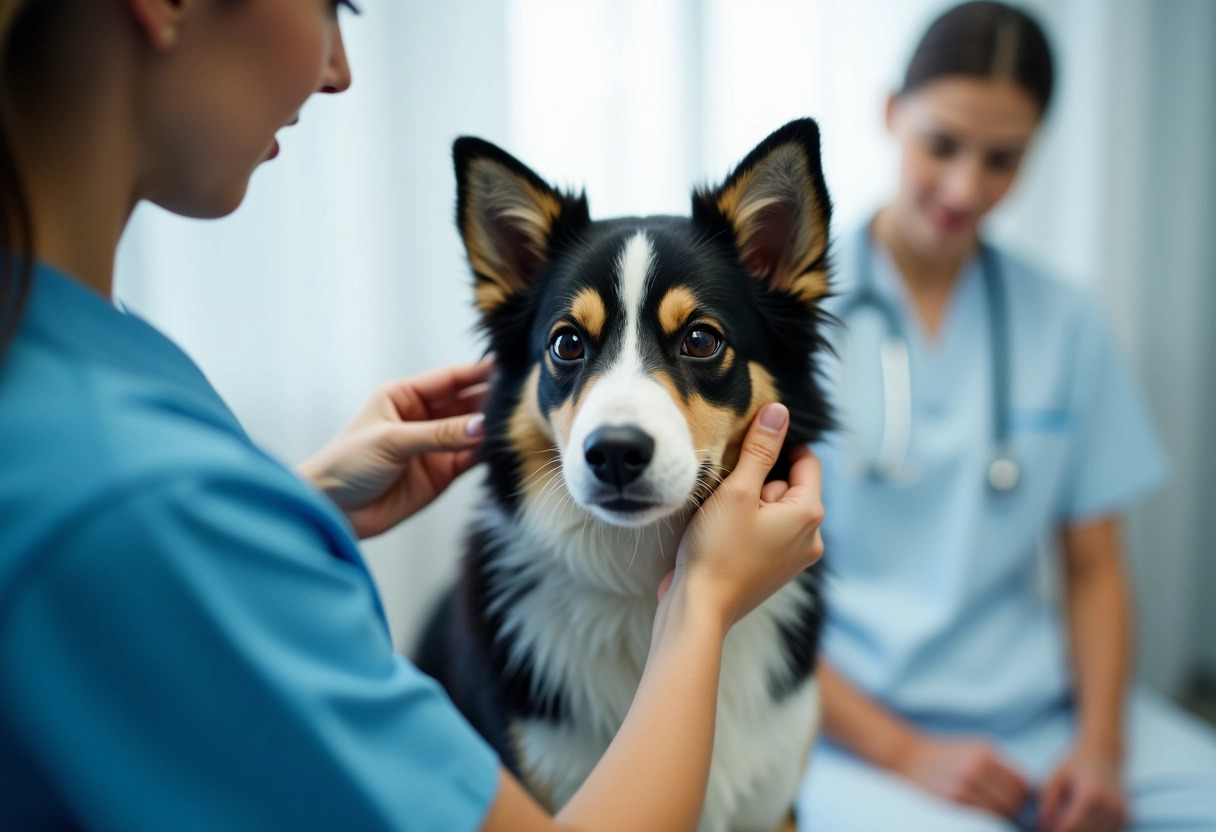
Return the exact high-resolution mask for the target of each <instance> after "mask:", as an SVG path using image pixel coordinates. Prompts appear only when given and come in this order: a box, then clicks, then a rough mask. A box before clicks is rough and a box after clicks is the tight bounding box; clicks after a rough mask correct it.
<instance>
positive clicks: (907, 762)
mask: <svg viewBox="0 0 1216 832" xmlns="http://www.w3.org/2000/svg"><path fill="white" fill-rule="evenodd" d="M816 677H817V678H818V679H819V689H820V692H821V695H822V697H823V724H824V732H825V733H826V734H827V735H828V736H829V737H831V738H832V739H834V740H836V742H838V743H840V744H841V745H843V746H845V747H846V748H848V749H849V750H851V751H853V753H855V754H857V755H858V756H859V757H861V758H862V759H865V760H868V761H869V762H871V763H873V764H874V765H876V766H878V767H879V768H884V769H887V770H888V771H891V772H893V773H895V774H898V775H899V776H901V777H903V778H905V779H906V780H910V781H912V782H913V783H915V784H916V785H918V786H920V787H921V788H923V789H926V790H927V791H930V792H932V793H934V794H936V795H938V796H939V797H943V798H945V799H946V800H950V801H952V802H954V803H960V804H963V805H966V806H975V807H977V808H980V809H985V810H987V811H989V812H993V813H995V814H998V815H1004V816H1007V817H1011V816H1013V815H1015V814H1017V812H1018V811H1020V810H1021V808H1022V806H1023V804H1024V803H1025V802H1026V798H1027V796H1028V795H1029V794H1030V786H1029V784H1028V783H1027V782H1026V780H1025V778H1023V777H1022V775H1020V774H1019V773H1018V772H1017V771H1016V770H1015V769H1014V768H1013V767H1012V766H1011V765H1010V764H1009V763H1007V762H1006V761H1005V760H1003V759H1002V758H1001V757H1000V755H999V754H998V753H997V751H996V749H995V748H994V747H993V746H992V745H991V744H990V743H988V742H986V741H984V740H980V739H967V738H963V739H948V740H947V739H937V738H935V737H931V736H929V735H927V734H924V733H922V732H920V731H919V730H917V729H916V728H915V727H914V726H912V725H911V724H909V723H908V722H905V721H904V720H903V719H900V718H899V716H897V715H896V714H894V713H892V712H891V711H889V710H887V709H886V708H884V707H883V706H882V705H881V704H879V703H878V702H875V701H874V700H873V699H871V698H870V697H868V696H866V694H864V693H863V692H862V691H860V690H858V689H857V688H856V687H854V686H853V685H852V684H850V683H849V682H848V681H847V680H846V679H845V678H844V677H842V676H841V675H840V674H839V673H837V672H836V670H835V669H833V668H832V666H831V665H830V664H828V663H827V662H825V661H820V662H819V665H818V669H817V671H816Z"/></svg>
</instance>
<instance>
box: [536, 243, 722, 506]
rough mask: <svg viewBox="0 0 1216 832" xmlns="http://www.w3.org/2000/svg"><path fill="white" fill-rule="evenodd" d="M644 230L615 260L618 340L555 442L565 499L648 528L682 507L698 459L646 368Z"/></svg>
mask: <svg viewBox="0 0 1216 832" xmlns="http://www.w3.org/2000/svg"><path fill="white" fill-rule="evenodd" d="M654 261H655V251H654V248H653V246H652V244H651V242H650V238H649V237H648V236H647V234H646V232H645V231H638V232H637V233H636V234H634V235H633V236H631V237H629V238H628V240H627V242H626V243H625V247H624V249H623V251H622V252H621V255H620V257H619V258H618V260H617V263H616V270H617V274H616V279H617V286H618V290H617V297H618V298H619V304H620V314H621V317H622V318H623V322H622V323H623V328H622V329H623V332H622V335H623V337H622V338H620V339H619V346H618V347H617V350H616V352H615V354H613V355H611V356H608V357H607V358H606V361H605V366H604V369H603V372H602V375H600V376H599V377H598V378H597V379H596V380H595V381H594V383H592V384H591V385H590V386H589V387H588V388H587V389H585V390H584V392H583V401H582V406H581V407H579V408H578V411H577V414H576V415H575V417H574V423H573V425H571V427H570V431H569V435H568V436H566V437H559V441H560V440H564V441H560V444H561V447H562V452H561V456H562V466H561V467H562V475H563V477H564V478H565V481H566V487H567V488H568V489H569V491H570V495H571V496H572V497H573V498H574V500H575V502H577V503H578V504H579V505H581V506H583V507H585V508H588V509H590V510H591V511H592V513H594V514H595V515H596V516H597V517H599V518H600V519H601V520H605V521H607V522H609V523H616V524H619V525H626V526H641V525H647V524H649V523H651V522H653V521H655V520H657V519H658V518H660V517H663V516H665V515H667V514H670V513H672V512H673V511H676V510H678V509H679V508H681V507H682V506H684V505H685V504H686V503H687V502H688V500H689V498H690V497H691V496H692V493H693V489H694V488H695V487H696V485H697V475H698V472H699V470H700V465H701V461H702V460H701V459H700V458H699V457H698V455H697V449H696V448H695V447H694V446H693V440H692V433H691V432H690V430H689V424H688V419H687V415H686V414H685V413H684V412H683V411H682V409H681V408H680V406H679V404H678V403H677V401H675V400H673V398H672V395H671V391H670V388H668V387H664V386H663V385H662V384H660V383H659V382H658V381H656V380H655V378H654V377H653V376H651V375H650V374H649V373H648V372H647V369H646V359H645V356H644V354H643V349H642V344H643V340H644V339H646V338H647V337H649V332H648V331H644V330H643V328H642V319H643V314H644V310H643V308H642V303H643V301H644V300H645V298H646V296H647V292H646V288H647V285H648V283H649V278H650V275H651V272H652V269H653V268H654V265H655V262H654Z"/></svg>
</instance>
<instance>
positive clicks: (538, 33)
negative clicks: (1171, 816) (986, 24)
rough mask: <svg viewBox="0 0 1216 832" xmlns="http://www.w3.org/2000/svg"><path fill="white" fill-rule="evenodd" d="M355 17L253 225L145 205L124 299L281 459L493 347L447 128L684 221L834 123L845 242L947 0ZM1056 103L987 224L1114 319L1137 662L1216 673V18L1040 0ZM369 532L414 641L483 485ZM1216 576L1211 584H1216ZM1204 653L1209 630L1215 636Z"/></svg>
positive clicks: (661, 4) (519, 3) (724, 0)
mask: <svg viewBox="0 0 1216 832" xmlns="http://www.w3.org/2000/svg"><path fill="white" fill-rule="evenodd" d="M366 5H367V7H368V8H367V9H366V14H365V16H364V17H363V18H358V19H354V18H348V26H347V31H348V40H349V44H348V45H349V51H350V54H351V59H352V64H353V67H354V73H355V83H354V87H353V88H352V90H351V91H350V92H349V93H347V94H346V95H343V96H338V97H336V98H326V97H322V98H320V99H318V100H316V101H314V103H312V104H310V105H309V106H308V107H307V108H306V109H305V112H304V114H303V119H302V121H301V124H300V125H299V126H297V127H295V128H291V129H290V130H287V131H285V132H284V133H282V134H281V141H282V144H283V153H282V155H281V156H280V157H279V159H277V160H275V161H274V162H271V163H270V164H269V165H267V166H266V168H265V169H264V170H262V171H260V172H259V173H258V174H257V175H256V176H255V177H254V182H253V185H252V188H251V193H250V197H249V199H248V200H247V203H246V205H245V206H244V207H242V208H241V210H240V211H238V212H237V213H236V214H235V215H234V216H233V217H231V218H229V219H226V220H223V221H220V222H215V223H195V222H186V221H182V220H177V219H174V218H170V217H168V216H166V215H165V214H164V213H163V212H159V211H156V210H153V209H147V210H141V211H140V212H139V214H138V216H137V218H136V221H135V223H134V225H133V227H132V229H131V231H130V233H129V234H128V238H127V240H126V241H125V244H124V248H123V251H122V255H121V257H120V269H119V275H120V277H119V294H120V296H121V297H123V299H124V300H125V301H126V302H127V303H128V304H129V305H130V306H131V307H132V308H134V309H136V310H137V311H140V312H142V313H144V314H145V315H147V316H148V317H149V318H151V319H152V320H154V321H155V322H157V323H159V324H160V325H161V326H163V327H164V328H165V329H167V330H168V331H169V332H170V333H171V334H173V335H174V336H175V337H177V338H178V339H179V340H180V341H181V342H182V343H183V344H184V345H185V347H186V348H187V350H188V351H190V352H191V353H192V354H193V355H194V356H195V357H196V359H197V360H198V361H199V363H200V364H201V365H202V366H203V369H204V370H205V371H207V372H208V374H209V375H210V376H211V378H212V380H213V381H214V382H215V384H216V386H217V387H218V388H219V390H220V392H221V393H223V394H224V395H225V396H226V397H227V398H228V400H229V401H230V402H231V403H232V405H233V407H234V409H235V410H236V411H237V414H238V415H239V416H240V417H241V418H242V420H243V421H244V422H245V424H246V425H247V426H248V428H249V429H250V432H251V433H252V434H253V435H254V437H255V438H256V439H258V440H259V441H261V442H263V443H264V444H265V445H266V446H267V447H269V448H270V449H271V450H272V451H274V452H275V453H277V454H278V455H279V456H281V457H282V458H283V459H284V460H286V461H288V462H292V463H294V462H298V461H299V460H300V459H302V458H303V457H304V456H306V455H307V453H308V452H309V451H310V450H312V449H313V448H315V447H317V446H319V445H320V444H321V443H322V442H323V441H324V440H325V439H326V438H327V437H328V435H329V434H330V433H332V432H333V431H334V430H336V429H337V428H338V427H339V426H340V425H341V423H342V421H343V420H344V419H345V418H346V417H347V416H348V415H349V414H350V413H351V412H352V411H353V410H354V409H355V408H356V407H357V406H358V404H359V403H360V402H361V401H362V398H363V397H364V396H365V395H366V393H367V392H368V391H369V390H370V389H371V387H372V386H373V385H374V384H375V383H376V382H377V381H379V380H381V379H383V378H387V377H390V376H392V375H395V374H401V373H411V372H416V371H419V370H422V369H425V368H427V367H431V366H436V365H439V364H443V363H448V362H452V361H458V360H464V359H467V358H471V357H474V356H475V355H476V354H477V352H478V350H479V348H480V342H479V341H478V340H477V339H476V338H475V336H474V333H473V329H472V327H473V324H474V318H473V316H472V314H471V312H470V303H469V301H470V291H469V278H468V275H467V269H466V267H465V265H464V263H463V261H462V252H461V248H460V243H459V239H458V237H457V235H456V232H455V228H454V224H453V219H452V217H453V205H454V181H453V177H452V174H451V169H450V161H449V148H450V143H451V140H452V139H453V138H454V137H455V136H456V135H459V134H461V133H473V134H477V135H481V136H483V137H485V138H488V139H490V140H492V141H495V142H498V143H500V144H502V145H503V146H504V147H506V148H507V149H508V150H510V151H511V152H512V153H514V154H515V155H517V156H519V157H520V158H521V159H523V160H524V161H525V162H526V163H528V164H530V165H532V166H533V167H534V168H535V169H536V170H537V171H538V172H539V173H540V174H541V175H542V176H544V177H545V178H547V179H549V180H550V181H552V182H555V183H557V184H563V185H569V186H575V187H583V186H585V187H586V189H587V192H588V197H589V199H590V204H591V210H592V214H593V216H599V217H607V216H616V215H622V214H644V213H685V212H686V210H687V206H688V195H689V190H690V188H691V186H692V185H694V184H701V183H705V182H709V181H714V180H718V179H719V178H721V177H722V176H723V175H724V174H725V173H726V172H727V171H728V170H729V168H730V166H731V165H732V164H733V163H734V162H736V161H737V160H738V159H739V158H740V157H741V156H742V155H743V154H744V153H746V152H747V151H748V150H749V149H750V148H751V147H752V146H753V145H754V144H756V143H757V142H758V141H759V140H760V139H761V138H763V137H764V136H765V135H766V134H767V133H768V132H770V131H771V130H773V129H775V128H776V127H778V126H780V125H781V124H783V123H784V122H785V121H787V120H789V119H791V118H794V117H797V116H801V115H807V114H809V115H812V116H814V117H815V118H817V119H818V120H819V122H820V126H821V130H822V134H823V145H824V160H825V168H826V173H827V180H828V186H829V188H830V190H831V192H832V196H833V198H834V201H835V203H836V206H837V217H838V218H839V223H838V225H837V229H843V228H846V227H848V226H849V225H851V224H853V223H855V222H857V221H859V220H860V218H862V217H863V216H865V215H866V213H867V212H869V211H871V210H873V209H874V208H875V207H876V206H877V205H878V204H879V202H880V201H881V200H882V199H883V198H885V197H886V196H887V195H889V190H890V183H891V181H892V179H893V176H894V172H895V158H894V153H893V148H892V147H891V145H890V142H889V141H888V139H887V137H886V135H885V131H884V129H883V126H882V108H883V101H884V97H885V95H886V94H887V92H888V91H890V90H891V89H893V88H894V86H895V85H896V84H897V83H898V80H899V74H900V70H901V68H902V66H903V64H904V62H905V61H906V59H907V57H908V54H909V52H910V50H911V48H912V46H913V45H914V41H915V38H916V37H917V36H918V35H919V32H920V31H921V30H922V28H923V26H924V25H925V24H926V23H927V22H928V20H929V19H930V18H931V17H932V16H933V15H934V14H936V13H937V12H938V11H940V10H941V9H942V8H944V6H945V5H947V4H944V3H942V2H940V0H887V2H883V0H866V1H865V2H863V1H862V0H801V1H800V2H796V1H795V0H703V2H700V1H699V0H504V1H503V2H497V1H496V0H445V2H442V3H433V2H424V1H423V0H417V2H413V1H412V0H401V2H388V3H367V4H366ZM1029 5H1030V6H1031V8H1032V9H1033V10H1034V11H1035V12H1037V13H1038V15H1039V16H1040V17H1041V19H1042V20H1043V21H1044V23H1045V24H1046V25H1047V27H1048V28H1049V29H1050V34H1051V35H1052V39H1053V42H1054V44H1055V47H1056V51H1057V53H1058V56H1059V64H1060V73H1059V74H1060V85H1059V89H1058V97H1057V99H1056V102H1055V104H1054V105H1053V113H1052V115H1051V118H1050V120H1049V123H1048V124H1047V125H1046V129H1045V130H1044V131H1043V135H1042V138H1041V140H1040V141H1039V145H1038V147H1037V148H1036V149H1035V151H1034V153H1033V155H1032V157H1031V159H1030V160H1029V165H1028V169H1027V170H1026V172H1025V176H1024V178H1023V181H1022V182H1021V184H1020V186H1019V188H1018V190H1017V191H1016V192H1015V193H1014V195H1013V196H1012V198H1011V199H1010V200H1009V201H1008V204H1007V205H1005V206H1003V207H1002V209H1001V210H1000V212H999V215H998V216H997V217H995V219H994V222H993V229H992V231H993V234H994V236H995V237H996V238H997V239H998V240H1000V241H1002V242H1005V243H1008V244H1010V245H1012V246H1015V247H1017V248H1019V249H1020V250H1021V251H1023V252H1025V253H1026V254H1027V255H1028V256H1029V257H1031V258H1032V259H1034V260H1037V261H1039V262H1041V263H1043V264H1045V265H1047V266H1048V267H1050V268H1052V269H1054V270H1055V271H1056V272H1057V273H1059V274H1060V275H1061V276H1062V277H1064V278H1065V279H1068V280H1073V281H1077V282H1080V283H1082V284H1085V285H1088V286H1089V287H1091V288H1092V289H1093V290H1094V291H1095V292H1096V293H1098V294H1099V295H1100V296H1101V298H1102V300H1103V302H1104V303H1105V304H1106V306H1107V309H1108V312H1109V314H1110V316H1111V319H1112V322H1113V323H1114V325H1115V330H1116V333H1117V335H1118V337H1119V339H1120V342H1121V346H1122V347H1123V348H1124V351H1125V354H1126V356H1127V359H1128V361H1129V362H1130V364H1131V366H1132V367H1133V369H1134V370H1135V371H1136V373H1137V374H1138V376H1139V377H1140V379H1141V381H1142V383H1143V386H1144V388H1145V390H1146V392H1147V394H1148V395H1149V398H1150V401H1151V404H1152V409H1153V412H1154V415H1155V417H1156V421H1157V424H1158V426H1159V427H1160V428H1161V429H1162V431H1163V433H1164V435H1165V437H1166V440H1167V444H1168V447H1169V449H1170V452H1171V455H1172V458H1173V462H1174V472H1175V479H1174V484H1173V485H1172V486H1171V489H1170V490H1169V492H1168V493H1167V494H1166V495H1164V496H1162V497H1160V498H1157V499H1155V500H1154V501H1153V502H1151V503H1150V504H1148V505H1147V506H1145V507H1144V509H1143V510H1141V511H1139V512H1137V515H1136V517H1135V518H1134V522H1133V524H1132V530H1131V534H1130V536H1129V542H1130V544H1131V547H1132V550H1133V555H1134V557H1135V562H1136V568H1137V573H1138V587H1139V596H1140V619H1141V644H1142V646H1141V657H1142V659H1141V669H1142V672H1143V674H1144V675H1145V676H1146V677H1147V678H1149V679H1150V680H1151V681H1152V682H1153V683H1155V684H1156V685H1157V686H1159V687H1161V688H1163V689H1166V690H1176V689H1177V688H1178V686H1179V685H1180V684H1181V683H1182V682H1183V681H1184V679H1185V676H1186V674H1187V673H1188V672H1189V670H1190V669H1191V668H1192V667H1193V666H1194V665H1195V663H1196V662H1197V661H1198V660H1200V659H1201V658H1203V657H1204V650H1205V647H1204V645H1205V644H1206V645H1208V646H1207V647H1206V650H1207V655H1206V658H1207V660H1208V661H1210V662H1212V663H1213V664H1214V665H1216V646H1211V645H1216V613H1213V612H1212V611H1211V609H1210V607H1209V606H1208V605H1206V604H1204V603H1201V600H1202V599H1203V598H1207V597H1210V596H1211V595H1212V594H1216V565H1214V564H1213V563H1212V559H1211V558H1210V557H1207V545H1206V541H1207V540H1209V539H1212V537H1213V534H1216V512H1214V511H1213V509H1214V508H1216V504H1214V502H1213V500H1212V498H1211V497H1210V496H1208V495H1210V494H1211V493H1213V486H1216V475H1213V474H1212V473H1211V472H1212V471H1213V470H1216V464H1214V463H1216V447H1214V443H1213V441H1212V440H1211V439H1210V436H1211V434H1210V433H1209V432H1207V431H1205V430H1204V428H1205V427H1206V424H1205V422H1206V420H1205V418H1204V416H1205V414H1206V413H1209V412H1213V409H1214V408H1216V384H1214V383H1213V378H1214V377H1216V373H1213V372H1212V371H1211V369H1210V368H1211V366H1213V364H1214V363H1216V361H1213V359H1216V336H1214V335H1213V334H1212V328H1211V327H1207V326H1205V324H1204V318H1205V315H1206V314H1207V313H1208V311H1209V310H1211V309H1213V308H1216V307H1214V306H1213V304H1212V301H1213V300H1216V290H1213V288H1212V287H1211V285H1210V276H1211V274H1212V273H1213V266H1216V252H1214V251H1213V244H1212V239H1213V238H1212V234H1211V229H1212V228H1213V227H1216V222H1214V221H1216V206H1214V205H1213V194H1214V193H1216V188H1214V187H1213V185H1216V182H1214V181H1213V171H1214V170H1216V168H1214V166H1213V160H1212V154H1211V151H1210V148H1211V147H1213V146H1216V143H1214V142H1213V139H1216V135H1214V133H1216V117H1214V114H1213V101H1216V89H1214V86H1216V81H1214V79H1216V66H1214V59H1213V57H1212V56H1213V54H1216V4H1213V3H1210V2H1209V1H1208V0H1165V1H1164V2H1154V0H1109V2H1107V1H1106V0H1055V1H1054V2H1049V0H1036V1H1035V2H1033V3H1030V4H1029ZM468 479H469V480H470V481H468V482H463V483H462V484H461V485H460V486H459V487H458V488H457V489H456V490H455V492H454V493H452V494H451V495H449V496H447V497H445V498H444V499H443V500H442V501H441V502H440V503H439V504H437V505H436V506H434V507H432V508H431V509H429V510H428V511H427V512H425V513H424V514H423V515H422V516H420V517H419V518H417V519H415V520H413V521H411V522H410V523H408V524H406V526H405V527H404V528H402V529H401V530H399V531H397V532H394V533H392V534H390V535H386V536H385V537H384V538H383V539H381V540H377V541H373V542H372V543H370V544H369V545H368V546H367V551H368V553H369V558H370V560H371V562H372V565H373V569H374V570H375V572H376V576H377V579H378V581H379V583H380V585H381V589H382V592H383V593H384V595H385V599H386V604H387V606H388V608H389V614H390V618H391V620H392V624H393V630H394V637H395V638H396V639H397V641H398V643H399V644H401V645H402V646H406V645H408V643H409V642H410V640H411V639H412V638H413V636H414V634H415V633H416V630H417V627H418V626H419V623H420V621H421V619H422V617H423V616H424V615H425V614H426V611H427V606H428V605H429V603H430V601H431V599H432V598H433V596H434V594H435V593H436V592H437V591H438V589H439V587H440V586H442V585H443V584H445V583H446V582H447V581H449V580H450V577H451V575H452V570H453V563H454V560H455V558H456V556H457V554H458V552H459V549H460V543H459V541H460V537H461V531H460V530H461V528H462V526H463V524H464V523H465V522H466V520H467V517H468V511H469V506H470V503H471V501H472V500H473V498H474V495H475V491H476V488H475V483H474V482H473V481H472V479H471V478H468ZM1204 581H1207V582H1208V583H1207V589H1206V590H1205V589H1204V588H1203V587H1204V584H1203V582H1204ZM1204 637H1206V638H1204Z"/></svg>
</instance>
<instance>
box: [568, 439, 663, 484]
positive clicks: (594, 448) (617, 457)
mask: <svg viewBox="0 0 1216 832" xmlns="http://www.w3.org/2000/svg"><path fill="white" fill-rule="evenodd" d="M583 454H584V456H585V458H586V460H587V467H589V468H590V469H591V473H593V474H595V478H596V479H598V480H600V481H601V482H606V483H609V484H611V485H615V486H616V487H617V488H624V487H625V486H626V485H628V484H629V483H631V482H633V481H634V480H636V479H637V478H638V477H639V476H641V473H642V472H643V471H645V470H646V466H647V465H649V464H650V458H651V457H652V456H654V440H653V439H651V438H650V437H649V436H648V435H647V434H646V433H645V432H644V431H643V430H642V429H641V428H638V427H635V426H634V425H612V426H610V427H602V428H599V429H597V430H595V431H592V433H591V435H590V436H588V437H587V441H586V442H584V443H583Z"/></svg>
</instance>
